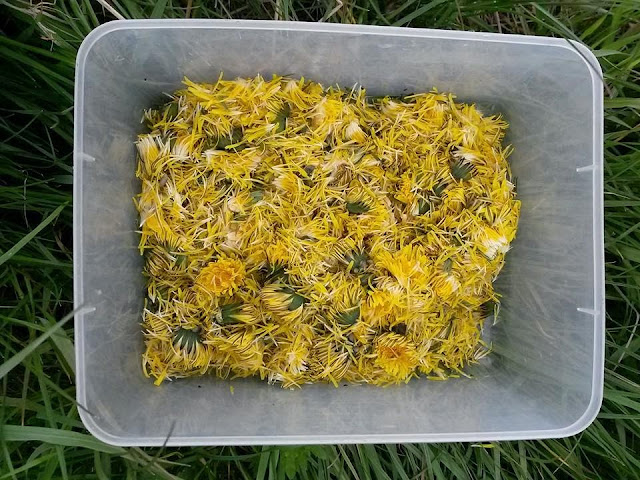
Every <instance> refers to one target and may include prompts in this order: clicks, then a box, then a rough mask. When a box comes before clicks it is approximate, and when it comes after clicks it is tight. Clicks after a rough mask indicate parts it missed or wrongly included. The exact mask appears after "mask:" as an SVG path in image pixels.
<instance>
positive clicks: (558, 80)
mask: <svg viewBox="0 0 640 480" xmlns="http://www.w3.org/2000/svg"><path fill="white" fill-rule="evenodd" d="M220 72H224V74H225V76H226V78H233V77H235V76H254V75H256V74H258V73H260V74H262V75H266V76H270V75H271V74H272V73H279V74H289V75H292V76H295V77H298V76H304V77H306V78H309V79H312V80H316V81H319V82H322V83H323V84H325V85H328V84H336V83H337V84H340V85H342V86H351V85H353V84H355V83H359V84H361V85H363V86H364V87H365V88H367V90H368V91H369V92H370V93H371V94H375V95H380V94H403V93H407V92H420V91H427V90H430V89H431V88H433V87H437V88H438V89H439V90H441V91H451V92H454V93H455V94H456V95H457V96H458V98H459V99H460V100H463V101H467V102H476V103H477V104H478V105H480V106H481V109H482V110H484V111H485V113H492V112H502V113H503V114H504V116H505V117H506V119H507V121H508V122H509V123H510V125H511V127H510V129H509V134H508V137H507V141H508V142H509V143H511V144H512V145H513V146H514V147H515V152H514V153H513V155H512V156H511V162H512V166H513V171H514V174H515V175H516V176H517V178H518V192H519V197H520V199H521V200H522V217H521V222H520V229H519V233H518V239H517V240H516V242H515V244H514V246H513V249H512V251H511V252H510V253H509V254H508V255H507V263H506V267H505V268H504V270H503V273H502V274H501V276H500V278H499V280H498V286H497V290H498V291H499V292H501V293H502V294H503V305H502V310H501V315H500V321H499V323H497V324H496V325H495V326H493V327H491V328H489V329H488V330H487V335H488V336H489V337H490V339H491V340H492V341H493V345H494V353H493V354H492V355H490V356H489V357H487V358H486V359H485V360H484V361H483V362H482V363H481V364H480V365H477V366H476V367H475V368H473V374H474V378H472V379H468V378H461V379H454V380H449V381H446V382H433V381H427V380H422V381H421V380H418V381H416V380H414V381H412V382H410V383H409V384H408V385H402V386H397V387H389V388H378V387H369V386H346V387H340V388H334V387H333V386H328V385H310V386H305V387H304V388H302V389H299V390H293V391H290V390H284V389H281V388H279V387H278V386H269V385H267V384H266V383H263V382H260V381H259V380H252V379H246V380H237V381H235V380H234V381H232V382H230V381H223V380H218V379H216V378H214V377H212V376H207V377H200V378H191V379H183V380H179V381H175V382H167V383H164V384H163V385H162V386H160V387H156V386H154V385H153V382H152V381H151V380H150V379H147V378H145V377H144V376H143V375H142V371H141V359H140V354H141V352H142V351H143V340H142V335H141V327H140V324H139V322H140V319H141V317H140V315H141V309H142V304H143V292H144V284H145V280H144V278H143V277H142V275H141V271H142V267H143V258H142V257H141V256H140V255H139V252H138V249H137V244H138V234H137V233H136V229H137V220H138V218H137V214H136V210H135V208H134V205H133V202H132V197H134V195H136V193H137V192H138V190H139V188H140V186H139V183H138V182H137V181H136V179H135V177H134V170H135V165H136V157H135V150H134V145H133V142H134V140H135V136H136V134H137V133H138V132H141V131H142V126H141V123H140V119H141V114H142V111H143V109H144V108H148V107H149V106H152V105H155V104H157V103H158V102H159V100H160V99H161V98H162V94H163V92H172V91H174V90H175V89H176V88H177V87H179V86H180V82H181V80H182V79H183V77H184V76H188V77H189V78H190V79H191V80H194V81H211V80H212V79H215V78H217V77H218V75H219V74H220ZM600 78H601V70H600V68H599V66H598V62H597V61H596V59H595V57H594V56H593V54H592V53H591V52H590V51H589V50H588V49H587V48H586V47H584V46H582V45H580V44H577V43H572V42H569V41H566V40H562V39H553V38H541V37H527V36H513V35H495V34H484V33H468V32H453V31H437V30H419V29H404V28H383V27H370V26H353V25H336V24H305V23H289V22H259V21H231V20H228V21H227V20H193V21H181V20H160V21H158V20H152V21H122V22H112V23H108V24H106V25H103V26H101V27H100V28H98V29H96V30H95V31H93V32H92V33H91V34H90V35H89V36H88V37H87V38H86V40H85V41H84V43H83V44H82V46H81V48H80V51H79V52H78V57H77V69H76V92H75V151H74V162H75V172H74V177H75V187H74V188H75V196H74V228H75V230H74V235H75V237H74V245H75V256H74V273H75V305H76V308H80V310H79V311H78V313H77V314H76V317H75V322H76V327H75V328H76V330H75V335H76V354H77V359H76V367H77V369H76V373H77V400H78V403H79V405H80V409H79V410H80V414H81V417H82V419H83V421H84V424H85V425H86V427H87V428H88V429H89V430H90V431H91V432H92V433H93V434H94V435H95V436H96V437H98V438H100V439H101V440H104V441H105V442H107V443H111V444H119V445H161V444H163V443H164V442H165V441H167V443H168V444H169V445H204V444H218V445H223V444H274V443H275V444H302V443H349V442H358V443H360V442H362V443H364V442H436V441H437V442H442V441H481V440H512V439H533V438H546V437H562V436H568V435H572V434H575V433H577V432H579V431H581V430H583V429H584V428H585V427H586V426H587V425H589V423H591V421H592V420H593V419H594V417H595V416H596V414H597V412H598V409H599V407H600V404H601V398H602V385H603V344H604V268H603V263H604V260H603V251H604V249H603V187H602V94H601V87H602V85H601V80H600ZM231 385H233V387H234V388H233V389H231V388H230V386H231ZM167 437H169V438H168V440H167Z"/></svg>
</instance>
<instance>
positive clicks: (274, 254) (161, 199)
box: [136, 76, 520, 387]
mask: <svg viewBox="0 0 640 480" xmlns="http://www.w3.org/2000/svg"><path fill="white" fill-rule="evenodd" d="M145 121H146V122H147V124H148V125H149V128H150V133H147V134H144V135H141V136H140V137H139V139H138V142H137V148H138V152H139V163H138V169H137V176H138V178H139V179H140V181H141V183H142V189H141V193H140V195H139V196H138V197H137V198H136V205H137V207H138V210H139V212H140V220H141V233H142V236H141V242H140V248H141V252H142V253H143V254H144V255H145V257H146V266H145V273H146V275H147V276H148V299H147V300H146V304H145V309H144V314H143V326H144V331H145V339H146V351H145V353H144V355H143V359H142V363H143V368H144V372H145V374H147V375H149V376H153V377H154V378H155V379H156V383H157V384H159V383H161V382H162V381H163V380H164V379H167V378H174V377H181V376H189V375H198V374H204V373H214V374H216V375H218V376H220V377H228V376H232V377H246V376H259V377H260V378H262V379H267V380H268V381H269V382H281V383H282V384H283V385H284V386H285V387H292V386H299V385H302V384H305V383H312V382H320V381H322V382H331V383H333V384H335V385H338V382H366V383H372V384H376V385H387V384H391V383H398V382H406V381H409V380H410V379H411V378H413V377H417V376H419V375H421V374H422V375H424V376H426V377H427V378H431V379H445V378H448V377H450V376H455V375H459V374H462V373H463V370H462V369H463V368H464V367H465V366H466V365H467V364H469V363H470V362H474V361H476V360H477V359H478V358H480V357H481V356H482V355H484V354H486V352H487V349H488V347H487V346H486V345H485V344H484V343H483V342H482V340H481V327H482V324H483V321H484V319H485V318H486V317H487V316H488V315H489V314H490V313H492V311H493V307H489V305H490V304H492V302H493V303H495V302H497V300H498V295H497V294H496V293H495V292H494V290H493V286H492V282H493V281H494V280H495V278H496V276H497V275H498V273H499V271H500V269H501V267H502V265H503V263H504V255H505V253H506V252H507V250H508V249H509V244H510V243H511V241H512V240H513V239H514V237H515V233H516V227H517V221H518V216H519V210H520V202H519V201H518V200H516V199H515V187H514V184H513V182H512V180H511V175H510V171H509V165H508V163H507V160H506V157H507V156H508V153H509V149H508V148H503V147H502V146H501V141H502V138H503V135H504V131H505V128H506V127H507V125H506V123H505V122H504V121H503V120H502V119H501V118H500V117H496V116H493V117H485V116H483V115H482V114H481V113H480V112H479V111H478V109H477V108H476V107H475V106H473V105H467V104H460V103H455V102H454V99H453V97H452V96H451V95H444V94H441V93H438V92H436V91H434V92H431V93H422V94H416V95H410V96H407V97H403V98H394V97H383V98H372V97H368V96H366V94H365V91H364V90H363V89H361V88H353V89H352V90H341V89H339V88H329V89H325V88H323V87H322V86H321V85H320V84H318V83H314V82H310V81H307V80H304V79H300V80H293V79H289V78H283V77H274V78H273V79H272V80H265V79H263V78H261V77H259V76H258V77H256V78H252V79H237V80H234V81H225V80H223V79H222V78H220V79H219V80H218V81H217V82H216V83H214V84H197V83H192V82H190V81H188V80H185V88H184V89H183V90H180V91H178V92H176V93H175V94H174V95H173V97H172V100H171V102H170V103H168V104H167V105H165V106H163V107H162V108H159V109H155V110H149V111H147V112H146V113H145Z"/></svg>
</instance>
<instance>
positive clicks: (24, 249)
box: [0, 0, 640, 480]
mask: <svg viewBox="0 0 640 480" xmlns="http://www.w3.org/2000/svg"><path fill="white" fill-rule="evenodd" d="M637 6H638V5H637V2H636V1H634V0H628V1H605V0H591V1H586V0H583V1H581V0H565V1H541V2H538V3H533V2H515V1H508V0H496V1H493V0H476V1H470V0H458V1H455V2H454V1H443V0H405V1H393V2H385V1H383V0H341V1H334V0H319V1H312V0H303V1H294V0H271V1H269V0H247V1H236V0H217V1H209V2H206V1H203V0H183V1H178V0H157V1H150V0H148V1H134V0H109V1H107V0H100V1H98V2H95V1H90V0H57V1H55V2H53V3H45V2H42V3H35V2H28V1H20V0H0V28H1V32H0V58H2V68H0V112H1V115H0V352H1V355H2V360H1V361H2V362H3V363H2V365H1V366H0V380H1V382H2V383H1V385H0V390H1V391H0V479H5V478H8V479H36V478H37V479H50V478H56V479H57V478H62V479H72V478H82V479H94V478H95V479H99V480H105V479H120V478H122V479H125V478H126V479H130V478H131V479H135V478H139V479H146V478H163V479H176V478H184V479H209V478H211V479H213V478H246V479H250V478H251V479H254V478H255V479H260V480H262V479H285V478H287V479H292V478H301V479H329V478H331V479H334V478H335V479H343V478H358V479H363V480H364V479H402V480H407V479H414V478H415V479H432V478H436V479H451V478H456V479H528V478H534V479H538V478H539V479H555V478H571V479H596V478H604V479H616V480H617V479H635V478H640V373H639V371H640V331H639V328H638V324H639V323H640V313H639V310H640V135H639V132H640V121H639V120H640V117H639V111H640V70H639V65H640V9H638V8H637ZM115 17H118V18H120V17H121V18H147V17H154V18H160V17H182V18H184V17H210V18H229V17H232V18H280V19H290V20H306V21H318V20H322V21H330V22H344V23H368V24H379V25H398V26H407V27H433V28H448V29H464V30H476V31H492V32H503V33H525V34H531V35H553V36H561V37H566V38H572V39H576V40H580V41H583V42H584V43H586V44H587V45H589V46H590V47H591V48H592V49H593V50H594V51H595V53H596V55H597V57H598V59H599V60H600V62H601V65H602V68H603V71H604V79H603V80H604V82H605V92H606V100H605V129H606V133H605V156H606V157H605V158H606V165H605V168H606V178H605V191H606V197H605V209H606V210H605V213H606V219H605V222H606V232H605V248H606V261H607V312H608V313H607V332H606V365H605V368H606V372H605V398H604V404H603V407H602V410H601V413H600V415H599V416H598V418H597V420H596V421H595V422H594V423H593V425H591V426H590V427H589V428H588V429H587V430H586V431H585V432H583V433H581V434H579V435H577V436H575V437H572V438H567V439H560V440H547V441H519V442H499V443H497V442H496V443H491V444H483V445H470V444H442V445H437V444H436V445H425V444H406V445H376V446H374V445H353V446H340V445H335V446H312V447H264V448H261V447H235V448H233V447H225V448H220V447H198V448H164V449H151V448H145V449H140V448H126V449H125V448H119V447H111V446H108V445H104V444H102V443H101V442H99V441H97V440H96V439H94V438H93V437H92V436H91V435H89V434H88V433H87V432H86V431H85V430H84V428H83V427H82V424H81V422H80V420H79V417H78V407H77V405H76V404H75V402H74V398H75V391H74V385H73V368H74V363H73V344H72V338H73V335H72V334H73V331H72V328H73V327H72V325H71V322H67V320H68V319H69V315H68V314H69V313H70V311H71V308H72V283H73V282H72V280H73V273H72V265H71V259H72V244H71V207H70V205H71V182H72V180H71V174H72V158H71V151H72V138H73V118H72V108H73V71H74V59H75V53H76V50H77V48H78V46H79V44H80V42H81V41H82V39H83V37H84V36H85V35H86V34H87V33H88V32H89V31H91V29H93V28H94V27H96V26H97V25H98V24H100V23H102V22H105V21H108V20H111V19H113V18H115Z"/></svg>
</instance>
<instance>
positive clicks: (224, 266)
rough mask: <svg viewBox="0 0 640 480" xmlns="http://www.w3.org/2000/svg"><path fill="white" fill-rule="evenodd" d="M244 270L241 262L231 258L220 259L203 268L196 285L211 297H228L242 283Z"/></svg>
mask: <svg viewBox="0 0 640 480" xmlns="http://www.w3.org/2000/svg"><path fill="white" fill-rule="evenodd" d="M244 277H245V269H244V265H243V263H242V262H240V261H239V260H235V259H232V258H221V259H219V260H217V261H215V262H211V263H209V264H208V265H207V266H206V267H204V268H203V269H202V270H201V271H200V274H199V275H198V278H197V279H196V285H197V286H199V287H200V288H202V290H204V291H206V292H208V293H210V294H211V295H229V294H231V293H233V291H234V290H236V289H237V288H238V287H239V286H240V285H242V282H243V281H244Z"/></svg>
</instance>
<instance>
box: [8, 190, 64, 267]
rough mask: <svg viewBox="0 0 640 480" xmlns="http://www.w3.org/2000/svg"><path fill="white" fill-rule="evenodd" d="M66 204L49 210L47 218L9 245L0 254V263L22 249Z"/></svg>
mask: <svg viewBox="0 0 640 480" xmlns="http://www.w3.org/2000/svg"><path fill="white" fill-rule="evenodd" d="M66 206H67V204H66V203H65V204H63V205H60V206H59V207H58V208H56V209H55V210H54V211H53V212H51V214H49V216H48V217H47V218H45V219H44V220H43V221H42V222H40V224H39V225H38V226H37V227H36V228H34V229H33V230H31V231H30V232H29V233H28V234H26V235H25V236H24V237H23V238H22V240H20V241H19V242H18V243H16V244H15V245H14V246H13V247H11V248H10V249H9V250H7V251H6V252H4V253H3V254H2V255H0V265H2V264H3V263H5V262H6V261H7V260H9V259H10V258H11V257H13V256H14V255H15V254H16V253H18V252H19V251H20V249H22V248H23V247H24V246H25V245H26V244H27V243H29V242H30V241H31V240H33V239H34V238H35V236H36V235H38V233H40V232H41V231H42V230H43V229H44V227H46V226H47V225H49V224H50V223H51V222H53V221H54V220H55V219H56V218H57V217H58V215H60V212H62V210H64V208H65V207H66Z"/></svg>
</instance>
